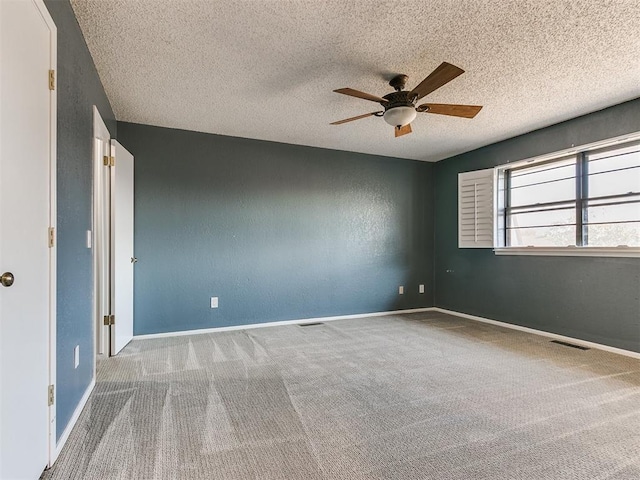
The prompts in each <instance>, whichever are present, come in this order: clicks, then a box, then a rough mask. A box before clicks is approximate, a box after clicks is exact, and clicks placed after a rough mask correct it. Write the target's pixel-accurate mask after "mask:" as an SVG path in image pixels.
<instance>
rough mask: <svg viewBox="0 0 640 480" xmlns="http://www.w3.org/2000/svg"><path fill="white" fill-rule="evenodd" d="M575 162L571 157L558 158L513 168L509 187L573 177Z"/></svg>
mask: <svg viewBox="0 0 640 480" xmlns="http://www.w3.org/2000/svg"><path fill="white" fill-rule="evenodd" d="M575 163H576V160H575V158H574V157H571V158H569V159H565V160H558V161H556V162H553V163H546V164H542V165H537V166H535V167H529V168H522V169H518V170H513V171H512V172H511V188H518V187H522V186H525V185H532V184H534V183H541V182H549V181H552V180H559V179H563V178H570V177H575V175H576V167H575Z"/></svg>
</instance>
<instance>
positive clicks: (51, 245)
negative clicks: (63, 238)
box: [49, 227, 56, 248]
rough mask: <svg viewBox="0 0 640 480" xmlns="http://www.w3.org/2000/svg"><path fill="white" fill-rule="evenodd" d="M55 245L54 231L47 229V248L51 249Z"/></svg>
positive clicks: (53, 229)
mask: <svg viewBox="0 0 640 480" xmlns="http://www.w3.org/2000/svg"><path fill="white" fill-rule="evenodd" d="M55 244H56V229H55V228H53V227H49V248H53V246H54V245H55Z"/></svg>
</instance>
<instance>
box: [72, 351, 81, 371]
mask: <svg viewBox="0 0 640 480" xmlns="http://www.w3.org/2000/svg"><path fill="white" fill-rule="evenodd" d="M78 365H80V345H76V346H75V348H74V349H73V368H78Z"/></svg>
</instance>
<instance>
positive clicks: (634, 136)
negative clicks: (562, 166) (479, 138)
mask: <svg viewBox="0 0 640 480" xmlns="http://www.w3.org/2000/svg"><path fill="white" fill-rule="evenodd" d="M636 140H640V132H633V133H627V134H626V135H619V136H617V137H613V138H607V139H606V140H600V141H599V142H592V143H585V144H582V145H578V146H575V145H571V147H569V148H565V149H563V150H557V151H555V152H551V153H545V154H543V155H538V156H536V157H529V158H524V159H522V160H515V161H513V162H509V163H505V164H502V165H498V166H496V167H495V168H497V169H502V170H509V169H512V168H516V167H521V166H523V165H533V164H535V163H540V162H545V161H547V160H555V159H560V158H561V157H564V156H567V155H574V154H576V153H578V152H583V151H586V150H596V149H600V148H605V147H609V146H613V145H617V144H619V143H626V142H633V141H636Z"/></svg>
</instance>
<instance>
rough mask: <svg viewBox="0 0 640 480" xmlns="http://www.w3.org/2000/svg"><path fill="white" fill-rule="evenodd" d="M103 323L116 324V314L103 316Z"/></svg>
mask: <svg viewBox="0 0 640 480" xmlns="http://www.w3.org/2000/svg"><path fill="white" fill-rule="evenodd" d="M103 320H104V324H105V325H115V324H116V316H115V315H105V316H104V317H103Z"/></svg>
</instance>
